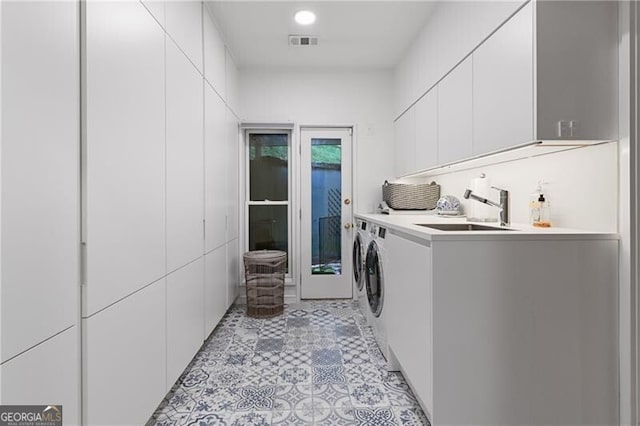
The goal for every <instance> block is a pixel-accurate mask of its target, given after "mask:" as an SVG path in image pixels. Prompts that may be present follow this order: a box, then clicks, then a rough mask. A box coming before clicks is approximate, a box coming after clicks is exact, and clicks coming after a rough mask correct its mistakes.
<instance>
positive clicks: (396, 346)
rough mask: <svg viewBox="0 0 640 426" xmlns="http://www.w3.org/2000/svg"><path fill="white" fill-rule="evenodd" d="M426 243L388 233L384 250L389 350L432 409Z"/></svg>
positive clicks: (430, 314)
mask: <svg viewBox="0 0 640 426" xmlns="http://www.w3.org/2000/svg"><path fill="white" fill-rule="evenodd" d="M428 244H429V243H428V242H427V241H420V240H417V239H416V240H411V239H408V238H406V237H400V236H398V235H395V234H393V233H392V232H389V233H388V234H387V242H386V248H387V253H388V255H389V262H388V263H387V273H386V274H387V275H386V276H387V278H388V279H387V284H386V286H385V288H386V289H387V296H386V298H387V301H386V302H385V304H386V305H387V306H386V307H385V310H386V312H387V313H388V316H387V321H388V324H387V326H388V328H389V330H394V332H393V333H389V337H388V339H389V348H390V349H391V351H393V354H394V355H395V356H396V358H397V360H398V362H399V363H400V365H401V366H402V370H403V371H404V373H405V376H406V377H407V379H408V380H410V383H411V386H412V388H413V390H414V391H415V394H416V396H417V397H418V398H419V399H420V401H421V402H422V405H423V406H424V407H426V408H427V411H428V412H431V410H432V409H433V341H432V338H433V336H432V315H433V306H432V297H433V295H432V283H431V278H432V273H431V272H432V271H431V248H430V247H429V245H428Z"/></svg>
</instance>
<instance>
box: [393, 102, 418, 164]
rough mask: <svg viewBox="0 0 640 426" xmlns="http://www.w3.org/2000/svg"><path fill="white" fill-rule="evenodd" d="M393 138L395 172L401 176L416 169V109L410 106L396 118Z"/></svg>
mask: <svg viewBox="0 0 640 426" xmlns="http://www.w3.org/2000/svg"><path fill="white" fill-rule="evenodd" d="M393 133H394V139H395V172H396V176H402V175H405V174H407V173H411V172H413V171H415V170H416V110H415V108H411V109H410V110H409V111H407V112H405V113H404V114H402V115H401V116H400V118H398V119H397V120H396V122H395V123H394V128H393Z"/></svg>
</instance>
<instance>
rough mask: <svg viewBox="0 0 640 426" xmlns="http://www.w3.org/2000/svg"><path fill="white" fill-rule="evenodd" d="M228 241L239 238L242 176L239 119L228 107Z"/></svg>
mask: <svg viewBox="0 0 640 426" xmlns="http://www.w3.org/2000/svg"><path fill="white" fill-rule="evenodd" d="M226 137H227V197H226V199H227V241H231V240H233V239H235V238H238V214H239V209H238V199H239V193H238V191H239V186H238V180H239V178H240V167H239V165H240V164H239V162H240V157H239V155H240V141H239V138H238V119H237V118H236V116H235V114H234V113H233V111H231V110H230V109H229V108H227V134H226Z"/></svg>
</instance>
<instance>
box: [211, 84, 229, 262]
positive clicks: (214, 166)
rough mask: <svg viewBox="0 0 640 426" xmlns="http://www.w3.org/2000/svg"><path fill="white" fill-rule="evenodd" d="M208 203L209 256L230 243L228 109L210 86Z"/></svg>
mask: <svg viewBox="0 0 640 426" xmlns="http://www.w3.org/2000/svg"><path fill="white" fill-rule="evenodd" d="M204 114H205V128H204V163H205V169H204V176H205V179H204V203H205V244H204V246H205V248H204V250H205V253H208V252H210V251H211V250H213V249H215V248H218V247H220V246H222V245H224V243H225V242H226V241H227V240H226V237H227V235H226V232H227V219H226V216H227V205H226V203H227V198H228V197H229V190H228V189H227V180H228V179H227V169H228V168H233V167H232V165H231V164H229V161H228V160H229V159H228V158H227V151H228V149H229V146H228V145H229V143H228V141H227V138H228V136H227V130H228V126H227V124H226V120H227V117H226V109H225V106H224V102H223V101H222V99H220V97H219V96H218V94H217V93H216V92H215V91H214V90H213V89H212V88H211V87H209V85H207V84H205V87H204Z"/></svg>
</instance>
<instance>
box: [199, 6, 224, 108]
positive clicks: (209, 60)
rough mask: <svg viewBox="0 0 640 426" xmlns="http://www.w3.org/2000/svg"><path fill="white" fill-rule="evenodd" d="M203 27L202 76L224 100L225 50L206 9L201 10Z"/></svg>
mask: <svg viewBox="0 0 640 426" xmlns="http://www.w3.org/2000/svg"><path fill="white" fill-rule="evenodd" d="M203 25H204V28H203V30H204V76H205V78H206V79H207V81H208V82H209V84H211V86H212V87H213V88H214V89H215V91H216V92H218V94H219V95H220V97H222V99H224V98H225V96H226V92H225V86H226V77H225V75H226V69H225V67H226V49H225V45H224V42H223V40H222V37H220V33H219V32H218V29H217V28H216V26H215V24H214V20H213V18H212V17H211V15H210V14H209V11H208V10H207V8H206V7H205V8H204V10H203Z"/></svg>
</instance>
